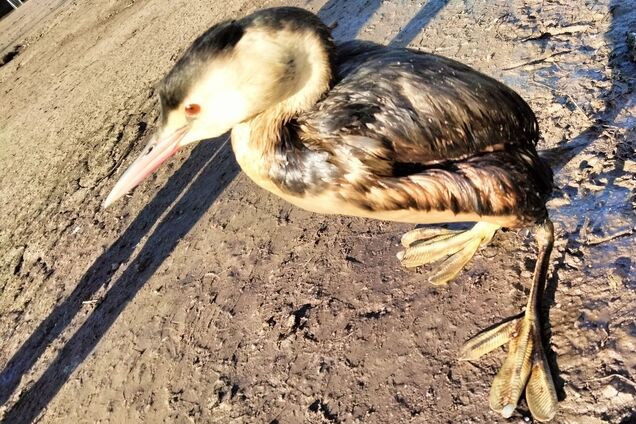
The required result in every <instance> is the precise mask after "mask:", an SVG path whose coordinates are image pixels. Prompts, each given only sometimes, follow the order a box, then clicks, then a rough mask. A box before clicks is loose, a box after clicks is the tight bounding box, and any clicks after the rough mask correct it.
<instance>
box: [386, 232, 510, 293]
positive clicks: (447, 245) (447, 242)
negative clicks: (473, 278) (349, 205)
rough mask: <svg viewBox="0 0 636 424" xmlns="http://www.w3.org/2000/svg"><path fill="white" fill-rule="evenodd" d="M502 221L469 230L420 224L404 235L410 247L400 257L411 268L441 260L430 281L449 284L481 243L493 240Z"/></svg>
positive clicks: (437, 283) (403, 242) (399, 254)
mask: <svg viewBox="0 0 636 424" xmlns="http://www.w3.org/2000/svg"><path fill="white" fill-rule="evenodd" d="M499 228H500V226H499V225H495V224H490V223H488V222H477V223H476V224H475V225H474V226H473V227H472V228H470V229H468V230H465V231H458V230H449V229H446V228H438V227H436V228H416V229H415V230H412V231H409V232H408V233H406V234H404V235H403V236H402V246H404V247H405V248H406V249H405V250H404V251H402V252H399V253H398V255H397V256H398V259H399V260H400V262H401V263H402V265H404V266H405V267H408V268H415V267H418V266H420V265H424V264H429V263H434V262H439V265H438V266H436V269H435V272H434V273H433V274H431V275H430V276H429V281H430V282H431V283H433V284H435V285H441V284H446V283H448V282H449V281H450V280H452V279H453V278H455V276H457V274H459V272H460V271H461V270H462V269H463V268H464V266H465V265H466V264H467V263H468V261H469V260H470V259H471V258H472V257H473V255H474V254H475V253H476V252H477V249H479V247H480V246H482V245H485V244H487V243H488V242H490V240H491V239H492V237H493V236H494V234H495V232H496V231H497V230H498V229H499Z"/></svg>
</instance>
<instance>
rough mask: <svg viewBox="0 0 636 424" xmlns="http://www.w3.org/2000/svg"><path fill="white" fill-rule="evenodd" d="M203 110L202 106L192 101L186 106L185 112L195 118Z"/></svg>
mask: <svg viewBox="0 0 636 424" xmlns="http://www.w3.org/2000/svg"><path fill="white" fill-rule="evenodd" d="M199 112H201V106H200V105H198V104H196V103H190V104H187V105H186V106H185V113H186V115H187V116H188V117H189V118H194V117H195V116H197V115H198V114H199Z"/></svg>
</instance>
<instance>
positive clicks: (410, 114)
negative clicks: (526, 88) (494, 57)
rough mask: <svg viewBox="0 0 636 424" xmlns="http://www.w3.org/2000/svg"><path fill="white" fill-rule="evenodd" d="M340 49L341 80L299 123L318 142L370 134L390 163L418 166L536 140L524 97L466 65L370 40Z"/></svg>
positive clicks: (339, 76) (535, 123) (535, 128)
mask: <svg viewBox="0 0 636 424" xmlns="http://www.w3.org/2000/svg"><path fill="white" fill-rule="evenodd" d="M339 49H340V50H341V51H340V52H337V58H338V59H339V61H338V62H337V72H336V73H337V76H338V78H339V79H340V81H339V82H338V83H337V84H336V85H335V86H334V88H333V89H332V90H331V91H330V92H329V93H328V94H327V96H326V97H325V99H324V100H323V101H322V102H320V103H318V104H317V105H316V108H315V109H314V110H312V111H311V112H309V113H307V114H306V115H304V116H302V118H301V119H300V124H301V126H302V128H303V130H305V131H306V132H307V133H308V138H315V139H316V141H317V143H321V142H324V143H329V142H330V139H332V140H333V139H337V138H339V137H341V136H344V135H351V134H355V135H360V136H365V137H373V138H377V139H380V140H383V141H384V142H385V143H386V144H387V148H388V149H390V150H391V151H392V153H393V155H392V159H393V160H395V161H397V162H413V163H434V162H439V161H446V160H453V159H461V158H465V157H468V156H470V155H473V154H477V153H480V152H484V151H489V150H492V149H493V148H500V146H501V145H503V144H512V145H516V146H535V145H536V143H537V140H538V125H537V122H536V118H535V116H534V113H533V112H532V110H531V109H530V107H529V106H528V105H527V104H526V103H525V102H524V101H523V99H521V97H519V95H517V94H516V93H515V92H514V91H512V90H511V89H509V88H508V87H506V86H505V85H503V84H501V83H499V82H498V81H496V80H494V79H492V78H490V77H487V76H485V75H483V74H481V73H479V72H477V71H475V70H473V69H471V68H469V67H467V66H465V65H462V64H460V63H458V62H455V61H453V60H450V59H447V58H443V57H440V56H436V55H431V54H427V53H419V52H415V51H413V50H408V49H397V48H386V47H380V46H377V45H374V44H372V43H368V42H367V43H362V44H360V43H357V42H351V43H345V44H344V45H343V46H341V47H339ZM347 55H349V56H348V57H347Z"/></svg>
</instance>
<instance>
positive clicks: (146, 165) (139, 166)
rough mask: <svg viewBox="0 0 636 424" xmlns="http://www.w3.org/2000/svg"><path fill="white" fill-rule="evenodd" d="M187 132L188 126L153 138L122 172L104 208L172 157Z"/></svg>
mask: <svg viewBox="0 0 636 424" xmlns="http://www.w3.org/2000/svg"><path fill="white" fill-rule="evenodd" d="M187 132H188V126H183V127H181V128H179V129H178V130H176V131H175V132H173V133H172V134H169V135H167V136H165V137H163V138H158V137H157V136H155V137H153V138H152V139H151V140H150V142H149V143H148V145H147V146H146V148H145V149H144V151H143V152H142V154H141V156H139V157H138V158H137V159H136V160H135V161H134V162H133V163H132V165H130V168H128V169H127V170H126V172H124V175H122V176H121V178H120V179H119V181H117V184H115V187H113V189H112V190H111V192H110V194H109V195H108V197H107V198H106V200H105V201H104V205H103V207H104V208H107V207H108V206H110V205H111V204H113V203H114V202H115V201H116V200H117V199H119V198H120V197H122V196H123V195H124V194H126V193H128V192H129V191H130V190H132V189H133V188H135V187H137V185H138V184H139V183H140V182H142V181H143V180H144V179H145V178H146V177H147V176H148V175H150V174H152V173H153V172H154V171H155V170H156V169H157V168H159V166H160V165H161V164H162V163H164V162H165V161H166V160H168V159H169V158H170V157H172V156H173V155H174V154H175V153H177V150H179V147H180V142H181V140H183V137H184V136H185V135H186V133H187Z"/></svg>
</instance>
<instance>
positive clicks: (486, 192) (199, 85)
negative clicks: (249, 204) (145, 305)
mask: <svg viewBox="0 0 636 424" xmlns="http://www.w3.org/2000/svg"><path fill="white" fill-rule="evenodd" d="M160 97H161V112H162V115H161V116H162V118H161V128H160V129H159V131H158V134H157V135H156V136H155V137H154V138H153V139H152V140H151V141H150V143H149V144H148V146H147V147H146V148H145V149H144V152H143V154H142V155H141V156H140V157H139V158H138V159H137V160H136V161H135V162H134V163H133V164H132V165H131V166H130V168H129V169H128V170H127V171H126V172H125V173H124V175H123V176H122V177H121V179H120V180H119V181H118V182H117V184H116V185H115V187H114V188H113V190H112V192H111V193H110V195H109V196H108V198H107V199H106V201H105V202H104V204H105V206H108V205H109V204H111V203H112V202H114V201H115V200H117V199H118V198H119V197H121V196H122V195H124V194H125V193H126V192H128V191H129V190H131V189H132V188H134V187H135V186H136V185H137V184H139V183H140V182H141V181H142V180H143V179H144V178H145V177H146V176H147V175H149V174H150V173H152V172H153V171H154V170H155V169H156V168H157V167H158V166H159V165H160V164H161V163H162V162H164V161H165V160H166V159H168V158H169V157H170V156H172V155H173V154H174V153H175V152H176V151H177V150H178V149H179V148H180V147H182V146H184V145H186V144H189V143H193V142H196V141H199V140H203V139H209V138H213V137H217V136H220V135H222V134H224V133H225V132H227V131H229V130H231V139H232V147H233V149H234V153H235V155H236V159H237V161H238V163H239V164H240V166H241V168H242V169H243V171H244V172H245V173H246V174H247V175H248V176H249V177H250V178H251V179H252V180H254V182H256V184H258V185H259V186H261V187H263V188H264V189H266V190H268V191H270V192H272V193H274V194H276V195H278V196H280V197H282V198H283V199H285V200H287V201H289V202H291V203H293V204H294V205H297V206H299V207H301V208H304V209H307V210H310V211H314V212H319V213H326V214H343V215H354V216H360V217H367V218H376V219H382V220H390V221H400V222H407V223H413V224H425V223H426V224H439V223H449V222H460V221H461V222H474V223H475V224H474V226H473V227H472V228H470V229H468V230H465V231H457V230H450V229H443V228H433V229H430V228H429V229H421V228H419V229H415V230H413V231H410V232H408V233H407V234H405V235H404V236H403V237H402V244H403V246H404V248H405V249H404V251H403V252H400V253H399V254H398V258H399V260H400V261H401V262H402V264H403V265H404V266H406V267H417V266H420V265H423V264H427V263H435V264H438V266H437V268H436V269H437V271H436V272H435V273H433V274H432V275H431V276H430V277H429V280H430V281H431V282H432V283H434V284H444V283H447V282H448V281H450V280H451V279H453V278H454V277H455V276H456V275H457V274H458V273H459V271H461V269H462V268H463V267H464V266H465V265H466V263H467V262H468V261H469V260H470V259H471V258H472V256H473V255H474V254H475V252H476V251H477V250H478V249H479V247H480V246H483V245H485V244H487V243H488V242H489V241H490V240H491V238H492V237H493V235H494V233H495V232H496V231H497V230H498V229H499V228H501V227H508V228H518V227H522V226H532V227H533V228H534V230H535V236H536V239H537V241H538V247H539V253H538V260H537V264H536V268H535V273H534V279H533V284H532V289H531V292H530V295H529V301H528V306H527V308H526V310H525V313H524V315H523V317H522V318H520V319H514V320H510V321H507V322H505V323H503V324H500V325H499V326H496V327H494V328H493V329H491V330H489V331H486V332H484V333H481V334H479V335H477V336H476V337H474V338H473V339H471V340H469V341H468V342H467V343H466V345H465V346H464V347H463V349H462V352H461V358H462V359H467V360H473V359H477V358H478V357H480V356H481V355H483V354H485V353H488V352H490V351H491V350H493V349H495V348H497V347H499V346H501V345H503V344H505V343H506V342H508V345H509V352H508V356H507V359H506V360H505V362H504V364H503V366H502V368H501V370H500V371H499V373H498V374H497V376H496V377H495V380H494V382H493V385H492V389H491V393H490V406H491V408H492V409H494V410H495V411H498V412H500V413H501V414H502V415H503V416H505V417H510V416H511V415H512V413H513V412H514V410H515V408H516V405H517V403H518V401H519V398H520V396H521V394H522V392H523V390H524V388H525V391H526V400H527V403H528V406H529V408H530V411H531V412H532V415H533V416H534V418H536V419H537V420H540V421H547V420H550V419H552V417H554V414H555V412H556V404H557V398H556V392H555V389H554V384H553V382H552V377H551V375H550V370H549V366H548V364H547V360H546V357H545V354H544V351H543V348H542V345H541V325H540V321H539V301H540V298H541V294H542V292H543V288H544V285H545V280H546V274H547V269H548V265H549V256H550V252H551V250H552V244H553V238H554V236H553V226H552V223H551V222H550V220H549V219H548V213H547V210H546V207H545V202H546V200H547V197H548V195H549V194H550V191H551V188H552V172H551V170H550V168H549V167H548V166H547V165H546V164H545V163H544V162H542V160H541V159H540V158H539V156H538V154H537V151H536V144H537V141H538V139H539V129H538V125H537V121H536V118H535V116H534V113H533V112H532V110H531V109H530V107H529V106H528V105H527V104H526V103H525V102H524V101H523V100H522V99H521V97H519V95H517V94H516V93H515V92H514V91H512V90H511V89H509V88H508V87H506V86H505V85H503V84H501V83H499V82H497V81H495V80H494V79H492V78H490V77H487V76H485V75H483V74H481V73H479V72H477V71H475V70H473V69H471V68H469V67H468V66H465V65H463V64H461V63H458V62H455V61H453V60H450V59H446V58H444V57H440V56H436V55H432V54H427V53H422V52H418V51H414V50H409V49H404V48H390V47H385V46H380V45H376V44H373V43H367V42H360V41H350V42H345V43H342V44H334V41H333V40H332V37H331V34H330V31H329V28H327V27H326V26H325V25H324V24H323V23H322V22H321V21H320V19H319V18H318V17H317V16H315V15H314V14H312V13H310V12H308V11H306V10H303V9H298V8H291V7H284V8H273V9H266V10H261V11H258V12H256V13H254V14H252V15H249V16H247V17H244V18H243V19H240V20H235V21H228V22H223V23H220V24H217V25H215V26H213V27H212V28H210V29H209V30H208V31H206V32H205V33H204V34H202V35H201V36H200V37H199V38H197V39H196V40H195V41H194V43H193V44H192V45H191V46H190V48H189V49H188V50H187V51H186V52H185V53H184V55H183V57H181V59H180V60H179V61H178V62H177V63H176V64H175V66H174V67H173V68H172V70H171V71H170V72H169V73H168V75H167V76H166V77H165V78H164V79H163V81H162V83H161V86H160Z"/></svg>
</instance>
